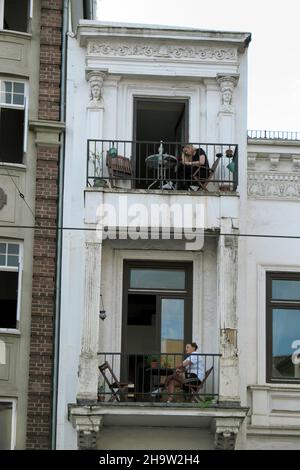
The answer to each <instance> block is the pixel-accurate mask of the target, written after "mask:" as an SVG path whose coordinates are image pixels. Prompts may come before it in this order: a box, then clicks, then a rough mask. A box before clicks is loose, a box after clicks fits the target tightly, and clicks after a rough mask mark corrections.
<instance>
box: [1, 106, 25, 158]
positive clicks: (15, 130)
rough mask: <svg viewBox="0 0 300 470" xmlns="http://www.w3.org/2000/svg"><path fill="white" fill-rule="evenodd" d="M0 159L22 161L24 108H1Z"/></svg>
mask: <svg viewBox="0 0 300 470" xmlns="http://www.w3.org/2000/svg"><path fill="white" fill-rule="evenodd" d="M0 113H1V114H0V161H2V162H11V163H22V161H23V139H24V110H22V109H6V108H1V109H0Z"/></svg>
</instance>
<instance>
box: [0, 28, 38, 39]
mask: <svg viewBox="0 0 300 470" xmlns="http://www.w3.org/2000/svg"><path fill="white" fill-rule="evenodd" d="M0 34H5V35H7V36H14V37H17V38H23V39H29V40H31V38H32V34H31V33H25V32H24V31H14V30H13V29H0Z"/></svg>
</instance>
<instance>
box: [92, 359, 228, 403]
mask: <svg viewBox="0 0 300 470" xmlns="http://www.w3.org/2000/svg"><path fill="white" fill-rule="evenodd" d="M193 356H194V357H195V361H196V364H195V365H194V366H193V368H192V367H191V366H187V367H186V369H185V372H183V371H179V370H178V366H179V365H180V364H181V363H182V361H184V360H185V359H186V356H184V355H183V354H182V353H176V352H171V353H169V352H167V353H159V354H157V353H155V352H152V353H147V354H145V353H111V352H101V353H99V371H100V373H99V386H98V402H99V403H101V404H103V405H105V404H107V403H108V404H111V403H115V404H123V403H130V404H131V405H134V404H145V405H149V404H152V405H153V404H155V405H157V406H175V407H176V406H182V405H183V404H184V405H186V406H190V407H193V406H195V405H196V406H197V407H209V406H214V405H217V404H218V399H219V358H220V354H206V353H203V354H195V353H194V354H193Z"/></svg>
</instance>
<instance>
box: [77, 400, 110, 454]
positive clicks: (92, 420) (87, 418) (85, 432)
mask: <svg viewBox="0 0 300 470" xmlns="http://www.w3.org/2000/svg"><path fill="white" fill-rule="evenodd" d="M73 411H74V414H73ZM71 422H72V425H73V427H74V428H75V429H76V431H77V444H78V449H82V450H85V449H95V448H96V444H97V434H98V432H99V430H100V428H101V426H103V416H91V415H88V414H87V415H80V416H79V415H76V410H75V409H74V410H72V409H71Z"/></svg>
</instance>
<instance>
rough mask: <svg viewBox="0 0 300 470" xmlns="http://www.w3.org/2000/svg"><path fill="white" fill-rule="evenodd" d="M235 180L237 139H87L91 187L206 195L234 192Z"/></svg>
mask: <svg viewBox="0 0 300 470" xmlns="http://www.w3.org/2000/svg"><path fill="white" fill-rule="evenodd" d="M237 184H238V146H237V145H235V144H216V143H205V144H203V143H200V142H192V143H186V142H163V141H160V142H146V141H129V140H114V141H113V140H94V139H89V140H88V143H87V187H90V188H99V187H101V188H105V187H106V188H110V189H111V190H114V189H123V190H124V189H125V190H128V191H131V190H134V191H140V190H146V192H153V191H155V192H157V191H168V192H169V191H172V192H174V191H176V192H177V191H190V192H191V191H192V192H197V194H201V193H205V194H206V195H207V194H209V193H217V194H220V193H222V192H224V191H226V192H235V191H236V188H237ZM142 192H144V191H142Z"/></svg>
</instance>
